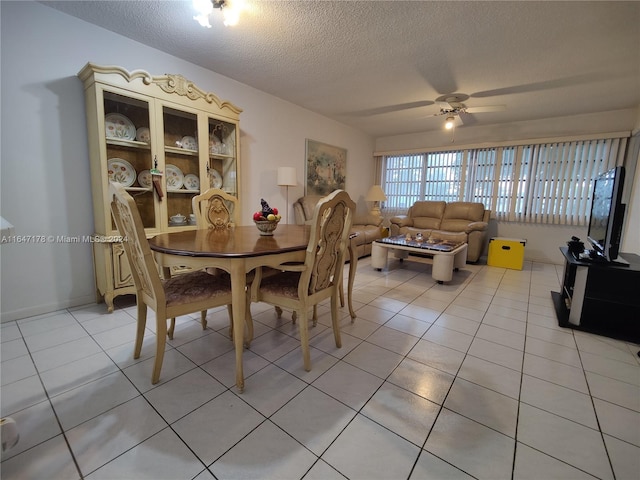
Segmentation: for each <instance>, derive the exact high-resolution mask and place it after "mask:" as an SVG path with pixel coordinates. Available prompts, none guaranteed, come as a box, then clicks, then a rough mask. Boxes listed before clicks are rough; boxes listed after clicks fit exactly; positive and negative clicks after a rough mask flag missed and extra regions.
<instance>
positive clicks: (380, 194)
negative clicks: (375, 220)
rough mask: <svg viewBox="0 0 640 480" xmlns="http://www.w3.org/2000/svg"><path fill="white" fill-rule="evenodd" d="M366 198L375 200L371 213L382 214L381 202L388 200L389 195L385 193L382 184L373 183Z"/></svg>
mask: <svg viewBox="0 0 640 480" xmlns="http://www.w3.org/2000/svg"><path fill="white" fill-rule="evenodd" d="M364 199H365V200H366V201H367V202H373V208H372V209H371V214H372V215H377V216H380V202H384V201H386V200H387V196H386V195H385V194H384V191H383V190H382V187H381V186H380V185H372V186H371V188H370V189H369V191H368V192H367V196H366V197H365V198H364Z"/></svg>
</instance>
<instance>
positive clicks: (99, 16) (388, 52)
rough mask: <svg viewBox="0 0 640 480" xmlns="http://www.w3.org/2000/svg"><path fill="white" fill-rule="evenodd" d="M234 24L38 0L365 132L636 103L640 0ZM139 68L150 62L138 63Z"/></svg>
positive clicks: (401, 4) (388, 9) (264, 5)
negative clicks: (455, 99)
mask: <svg viewBox="0 0 640 480" xmlns="http://www.w3.org/2000/svg"><path fill="white" fill-rule="evenodd" d="M246 1H247V2H248V4H249V7H250V9H249V10H248V11H246V12H244V14H243V15H242V17H241V19H240V23H239V25H237V26H235V27H224V26H223V25H222V21H221V19H220V18H219V17H220V12H218V11H214V13H213V14H212V17H211V22H212V24H213V28H210V29H207V28H203V27H201V26H200V25H198V23H197V22H196V21H195V20H193V16H194V11H193V8H192V2H191V1H162V2H155V1H153V2H152V1H69V2H67V1H63V2H59V1H46V2H42V3H44V4H45V5H48V6H50V7H52V8H56V9H58V10H61V11H63V12H66V13H68V14H70V15H73V16H75V17H78V18H81V19H83V20H85V21H88V22H90V23H93V24H96V25H99V26H102V27H104V28H106V29H108V30H111V31H113V32H116V33H119V34H122V35H124V36H126V37H129V38H131V39H133V40H136V41H138V42H140V43H143V44H146V45H149V46H151V47H154V48H157V49H159V50H162V51H164V52H167V53H170V54H172V55H175V56H177V57H180V58H182V59H185V60H187V61H190V62H192V63H195V64H198V65H201V66H203V67H205V68H208V69H210V70H213V71H215V72H217V73H219V74H222V75H225V76H227V77H230V78H232V79H235V80H237V81H239V82H241V83H244V84H246V85H250V86H252V87H255V88H257V89H259V90H262V91H264V92H268V93H270V94H272V95H275V96H277V97H279V98H282V99H284V100H287V101H290V102H292V103H294V104H296V105H300V106H302V107H304V108H307V109H309V110H312V111H315V112H317V113H319V114H322V115H325V116H327V117H331V118H334V119H336V120H338V121H340V122H342V123H345V124H348V125H351V126H353V127H354V128H357V129H359V130H362V131H364V132H367V133H369V134H371V135H373V136H376V137H379V136H387V135H395V134H403V133H414V132H422V131H428V130H434V129H439V128H442V124H443V118H442V117H434V116H431V115H432V114H434V113H436V112H438V111H439V105H438V104H437V103H434V102H435V100H436V98H438V97H440V96H442V95H445V94H452V93H464V94H466V95H468V96H469V98H468V99H467V100H465V102H464V103H465V105H466V106H468V107H481V106H494V105H501V106H504V107H506V108H505V109H504V110H502V111H497V112H490V113H478V114H473V115H465V116H464V117H465V125H463V126H462V128H464V126H467V125H473V124H477V125H489V124H500V123H506V122H514V121H521V120H533V119H541V118H551V117H561V116H567V115H578V114H586V113H596V112H604V111H611V110H618V109H626V108H634V107H638V106H639V105H640V2H529V1H515V2H481V1H472V2H462V1H446V2H435V1H409V2H405V1H258V0H246ZM141 68H144V66H142V65H141Z"/></svg>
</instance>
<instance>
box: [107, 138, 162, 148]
mask: <svg viewBox="0 0 640 480" xmlns="http://www.w3.org/2000/svg"><path fill="white" fill-rule="evenodd" d="M107 145H110V146H111V145H113V146H117V147H128V148H141V149H143V150H150V149H151V145H149V144H148V143H146V142H139V141H137V140H121V139H117V138H107Z"/></svg>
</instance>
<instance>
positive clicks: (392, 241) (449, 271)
mask: <svg viewBox="0 0 640 480" xmlns="http://www.w3.org/2000/svg"><path fill="white" fill-rule="evenodd" d="M389 250H393V251H394V254H395V257H396V258H399V259H400V260H401V261H402V260H403V259H405V258H407V257H408V256H409V253H417V254H420V255H428V258H431V259H432V261H433V269H432V272H431V276H432V278H433V279H434V280H435V281H436V282H438V283H440V284H442V283H444V282H449V281H451V279H452V278H453V272H454V271H458V270H459V269H460V268H462V267H464V266H465V264H466V263H467V244H466V243H464V242H463V243H459V242H451V241H448V240H443V241H437V242H433V243H432V242H428V241H426V240H420V239H415V238H413V237H412V238H411V239H408V238H407V237H405V236H404V235H397V236H394V237H387V238H382V239H379V240H376V241H374V242H373V243H372V245H371V266H372V267H373V268H375V269H376V270H382V269H383V268H387V260H388V254H389Z"/></svg>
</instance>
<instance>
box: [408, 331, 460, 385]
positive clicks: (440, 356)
mask: <svg viewBox="0 0 640 480" xmlns="http://www.w3.org/2000/svg"><path fill="white" fill-rule="evenodd" d="M427 333H428V332H427ZM407 356H408V358H410V359H412V360H415V361H417V362H420V363H424V364H425V365H429V366H430V367H433V368H437V369H438V370H442V371H443V372H447V373H449V374H451V375H455V374H456V373H457V371H458V369H459V368H460V365H461V364H462V360H464V353H462V352H459V351H457V350H454V349H452V348H448V347H444V346H442V345H439V344H437V343H433V342H429V341H427V340H420V341H419V342H418V343H417V344H416V346H415V347H413V349H412V350H411V351H410V352H409V354H408V355H407Z"/></svg>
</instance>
